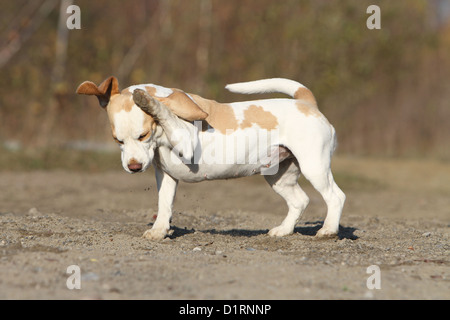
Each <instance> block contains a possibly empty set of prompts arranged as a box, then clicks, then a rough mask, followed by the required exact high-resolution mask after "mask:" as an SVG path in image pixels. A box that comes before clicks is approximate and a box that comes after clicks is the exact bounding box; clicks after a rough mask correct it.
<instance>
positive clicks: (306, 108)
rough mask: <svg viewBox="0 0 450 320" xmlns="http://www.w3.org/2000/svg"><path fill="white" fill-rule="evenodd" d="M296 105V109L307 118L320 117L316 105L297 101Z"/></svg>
mask: <svg viewBox="0 0 450 320" xmlns="http://www.w3.org/2000/svg"><path fill="white" fill-rule="evenodd" d="M296 105H297V109H298V110H299V111H300V112H301V113H303V114H304V115H305V116H307V117H308V116H314V117H320V116H321V113H320V111H319V109H318V108H317V106H316V105H311V104H309V103H307V102H305V101H297V102H296Z"/></svg>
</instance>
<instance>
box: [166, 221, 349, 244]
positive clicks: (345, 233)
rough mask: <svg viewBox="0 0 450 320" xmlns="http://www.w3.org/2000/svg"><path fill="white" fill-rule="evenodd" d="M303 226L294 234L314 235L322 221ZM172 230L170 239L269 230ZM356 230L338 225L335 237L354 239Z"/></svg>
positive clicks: (248, 233)
mask: <svg viewBox="0 0 450 320" xmlns="http://www.w3.org/2000/svg"><path fill="white" fill-rule="evenodd" d="M304 224H305V226H298V227H295V228H294V234H295V233H298V234H301V235H304V236H311V237H314V236H315V235H316V233H317V231H319V229H320V228H322V225H323V221H314V222H305V223H304ZM170 229H171V230H172V233H171V235H170V236H169V238H170V239H176V238H178V237H183V236H185V235H187V234H192V233H195V232H201V233H209V234H212V235H215V234H219V235H226V236H232V237H256V236H260V235H263V234H267V233H268V232H269V230H268V229H260V230H248V229H229V230H217V229H206V230H195V229H187V228H179V227H177V226H172V227H171V228H170ZM356 230H358V229H356V228H353V227H343V226H341V225H339V232H338V234H337V237H336V238H337V239H339V240H342V239H350V240H356V239H358V236H356V235H355V231H356Z"/></svg>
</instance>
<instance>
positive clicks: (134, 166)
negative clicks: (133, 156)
mask: <svg viewBox="0 0 450 320" xmlns="http://www.w3.org/2000/svg"><path fill="white" fill-rule="evenodd" d="M128 169H130V171H132V172H140V171H142V163H136V162H133V163H130V164H128Z"/></svg>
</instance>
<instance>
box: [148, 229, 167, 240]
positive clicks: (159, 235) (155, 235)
mask: <svg viewBox="0 0 450 320" xmlns="http://www.w3.org/2000/svg"><path fill="white" fill-rule="evenodd" d="M166 235H167V230H166V229H165V228H164V229H162V228H161V229H154V228H152V229H148V230H147V231H145V232H144V234H143V235H142V237H143V238H145V239H148V240H162V239H164V237H165V236H166Z"/></svg>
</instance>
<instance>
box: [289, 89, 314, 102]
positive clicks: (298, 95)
mask: <svg viewBox="0 0 450 320" xmlns="http://www.w3.org/2000/svg"><path fill="white" fill-rule="evenodd" d="M294 98H295V99H298V100H303V101H306V102H308V103H310V104H313V105H317V101H316V98H315V97H314V95H313V94H312V92H311V91H310V90H309V89H308V88H305V87H300V88H298V90H297V91H296V92H295V93H294Z"/></svg>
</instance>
